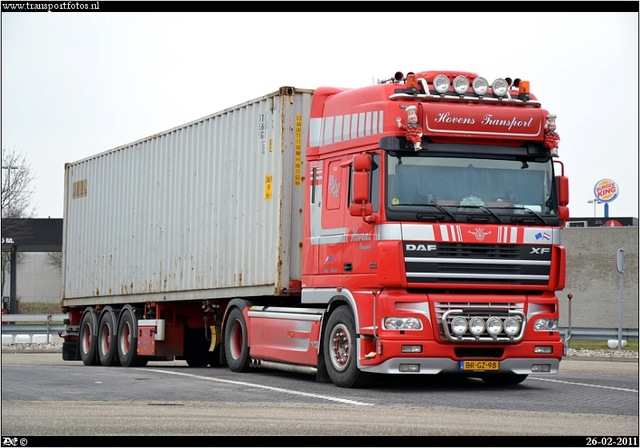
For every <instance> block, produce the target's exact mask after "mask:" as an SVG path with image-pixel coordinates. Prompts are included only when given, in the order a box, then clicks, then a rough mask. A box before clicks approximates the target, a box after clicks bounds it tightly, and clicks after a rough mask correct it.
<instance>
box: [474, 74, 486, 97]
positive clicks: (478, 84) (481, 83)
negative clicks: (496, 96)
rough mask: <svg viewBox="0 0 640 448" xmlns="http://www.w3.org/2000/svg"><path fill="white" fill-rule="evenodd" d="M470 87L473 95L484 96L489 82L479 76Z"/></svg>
mask: <svg viewBox="0 0 640 448" xmlns="http://www.w3.org/2000/svg"><path fill="white" fill-rule="evenodd" d="M471 85H472V86H473V91H474V93H475V94H476V95H478V96H482V95H485V94H486V93H487V90H489V82H488V81H487V80H486V79H484V78H483V77H481V76H480V77H478V78H476V79H474V80H473V84H471Z"/></svg>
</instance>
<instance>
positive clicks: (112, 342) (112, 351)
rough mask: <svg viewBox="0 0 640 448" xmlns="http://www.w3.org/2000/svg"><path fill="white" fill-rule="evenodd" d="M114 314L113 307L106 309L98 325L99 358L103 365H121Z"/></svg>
mask: <svg viewBox="0 0 640 448" xmlns="http://www.w3.org/2000/svg"><path fill="white" fill-rule="evenodd" d="M114 316H115V315H114V312H113V310H112V309H111V308H108V309H105V311H104V312H103V314H102V318H101V319H100V325H99V326H98V346H97V348H98V358H99V359H100V363H101V364H102V365H103V366H117V365H120V359H119V358H118V343H117V337H116V333H117V330H116V320H115V318H114Z"/></svg>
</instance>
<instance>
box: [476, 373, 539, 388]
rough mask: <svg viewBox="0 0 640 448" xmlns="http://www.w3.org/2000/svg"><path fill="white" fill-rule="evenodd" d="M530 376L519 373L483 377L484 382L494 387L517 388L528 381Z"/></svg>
mask: <svg viewBox="0 0 640 448" xmlns="http://www.w3.org/2000/svg"><path fill="white" fill-rule="evenodd" d="M527 376H528V375H519V374H517V373H496V374H491V375H483V376H482V377H481V378H482V381H484V382H485V383H487V384H491V385H492V386H515V385H516V384H520V383H522V382H523V381H524V380H526V379H527Z"/></svg>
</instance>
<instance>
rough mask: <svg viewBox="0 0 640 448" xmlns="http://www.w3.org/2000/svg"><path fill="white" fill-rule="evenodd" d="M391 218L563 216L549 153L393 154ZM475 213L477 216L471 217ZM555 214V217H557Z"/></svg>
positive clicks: (545, 220)
mask: <svg viewBox="0 0 640 448" xmlns="http://www.w3.org/2000/svg"><path fill="white" fill-rule="evenodd" d="M386 176H387V183H386V184H387V189H386V201H385V204H386V210H387V215H388V218H390V219H411V218H410V216H411V215H412V214H414V215H416V218H415V219H418V220H431V219H433V220H444V221H467V220H468V221H472V220H478V216H477V215H478V214H484V215H486V217H485V218H481V219H484V220H492V221H494V222H515V221H517V217H518V216H520V217H523V216H524V217H527V219H526V221H523V222H530V223H535V222H537V223H538V224H548V223H550V222H549V221H548V219H549V218H554V219H555V218H556V217H557V212H556V210H557V207H556V205H555V204H556V201H555V199H554V197H555V193H553V192H554V188H553V185H554V183H553V163H552V161H551V159H550V158H549V157H538V158H535V157H526V158H523V157H515V156H513V157H510V158H508V159H505V158H500V159H497V158H470V157H455V156H439V155H435V154H433V155H431V154H428V155H427V154H424V155H423V154H419V153H416V154H415V155H414V154H408V155H406V154H399V153H397V154H393V153H390V152H389V153H387V162H386ZM469 215H472V217H469ZM551 215H552V216H551Z"/></svg>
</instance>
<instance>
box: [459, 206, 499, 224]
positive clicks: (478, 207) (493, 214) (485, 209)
mask: <svg viewBox="0 0 640 448" xmlns="http://www.w3.org/2000/svg"><path fill="white" fill-rule="evenodd" d="M460 208H477V209H479V210H482V211H485V212H487V213H489V214H490V215H491V216H493V217H494V218H496V219H497V220H498V222H500V223H502V222H504V221H503V220H502V218H500V216H498V215H497V214H495V213H493V212H492V211H491V210H490V209H488V208H487V207H485V206H484V205H461V206H460Z"/></svg>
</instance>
